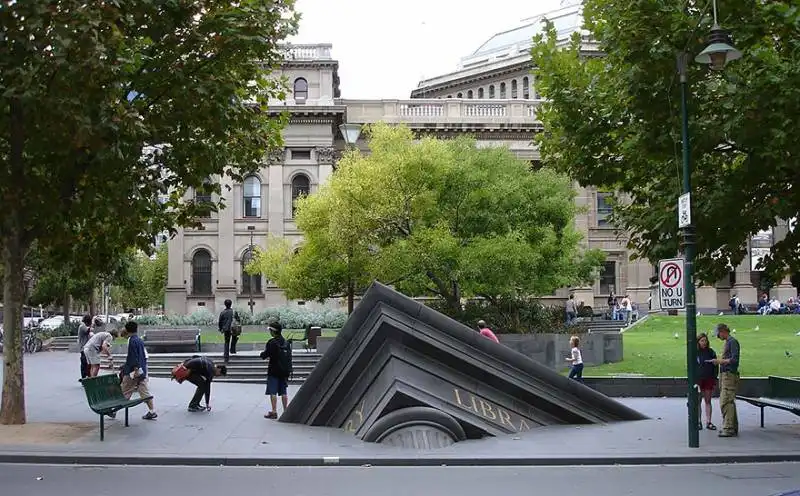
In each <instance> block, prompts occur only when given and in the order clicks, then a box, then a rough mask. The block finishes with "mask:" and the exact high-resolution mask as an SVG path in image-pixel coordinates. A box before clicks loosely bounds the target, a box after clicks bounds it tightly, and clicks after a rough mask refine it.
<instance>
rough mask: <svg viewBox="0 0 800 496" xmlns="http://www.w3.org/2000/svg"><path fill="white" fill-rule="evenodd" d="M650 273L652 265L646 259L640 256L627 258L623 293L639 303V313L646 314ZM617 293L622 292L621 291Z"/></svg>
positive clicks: (651, 273) (651, 272)
mask: <svg viewBox="0 0 800 496" xmlns="http://www.w3.org/2000/svg"><path fill="white" fill-rule="evenodd" d="M652 275H653V266H652V265H651V264H650V262H649V261H648V260H646V259H640V258H637V259H635V260H628V263H627V276H628V277H627V285H626V288H625V293H627V294H628V295H629V296H630V297H631V299H632V300H633V302H634V303H636V304H637V305H639V313H640V315H646V314H647V311H648V305H647V299H648V298H649V297H650V277H651V276H652ZM618 291H619V290H618ZM619 293H620V294H622V291H620V292H619Z"/></svg>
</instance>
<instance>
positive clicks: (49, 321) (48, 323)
mask: <svg viewBox="0 0 800 496" xmlns="http://www.w3.org/2000/svg"><path fill="white" fill-rule="evenodd" d="M69 320H70V321H71V322H75V323H80V322H81V321H82V320H83V317H81V316H80V315H70V316H69ZM63 324H64V316H63V315H53V316H52V317H48V318H46V319H44V320H43V321H42V322H41V323H40V324H39V327H43V328H45V329H50V330H53V329H58V328H59V327H61V326H62V325H63Z"/></svg>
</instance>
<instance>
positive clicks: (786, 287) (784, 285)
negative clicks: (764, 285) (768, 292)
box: [772, 274, 797, 303]
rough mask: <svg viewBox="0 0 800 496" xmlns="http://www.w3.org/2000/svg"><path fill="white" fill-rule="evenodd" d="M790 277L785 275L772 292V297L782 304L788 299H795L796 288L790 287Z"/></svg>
mask: <svg viewBox="0 0 800 496" xmlns="http://www.w3.org/2000/svg"><path fill="white" fill-rule="evenodd" d="M791 277H792V276H791V275H789V274H787V275H786V276H785V277H784V278H783V279H782V280H781V282H780V284H778V285H777V286H775V288H774V289H773V290H772V296H774V297H775V298H777V299H778V300H780V301H781V302H783V303H786V300H788V299H789V298H797V288H796V287H794V286H792V281H791Z"/></svg>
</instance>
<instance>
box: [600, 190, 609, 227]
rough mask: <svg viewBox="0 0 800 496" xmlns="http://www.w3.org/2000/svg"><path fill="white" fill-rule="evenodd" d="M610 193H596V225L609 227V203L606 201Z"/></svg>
mask: <svg viewBox="0 0 800 496" xmlns="http://www.w3.org/2000/svg"><path fill="white" fill-rule="evenodd" d="M609 198H611V193H603V192H598V193H597V227H611V223H610V222H609V217H610V216H611V203H610V202H609V201H608V200H609Z"/></svg>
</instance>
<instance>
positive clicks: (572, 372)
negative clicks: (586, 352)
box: [567, 336, 583, 384]
mask: <svg viewBox="0 0 800 496" xmlns="http://www.w3.org/2000/svg"><path fill="white" fill-rule="evenodd" d="M569 346H570V347H571V348H572V350H570V356H569V358H567V361H568V362H569V363H571V364H572V366H571V367H570V369H569V378H570V379H575V380H576V381H578V382H580V383H581V384H583V355H582V354H581V338H579V337H578V336H572V337H571V338H569Z"/></svg>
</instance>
